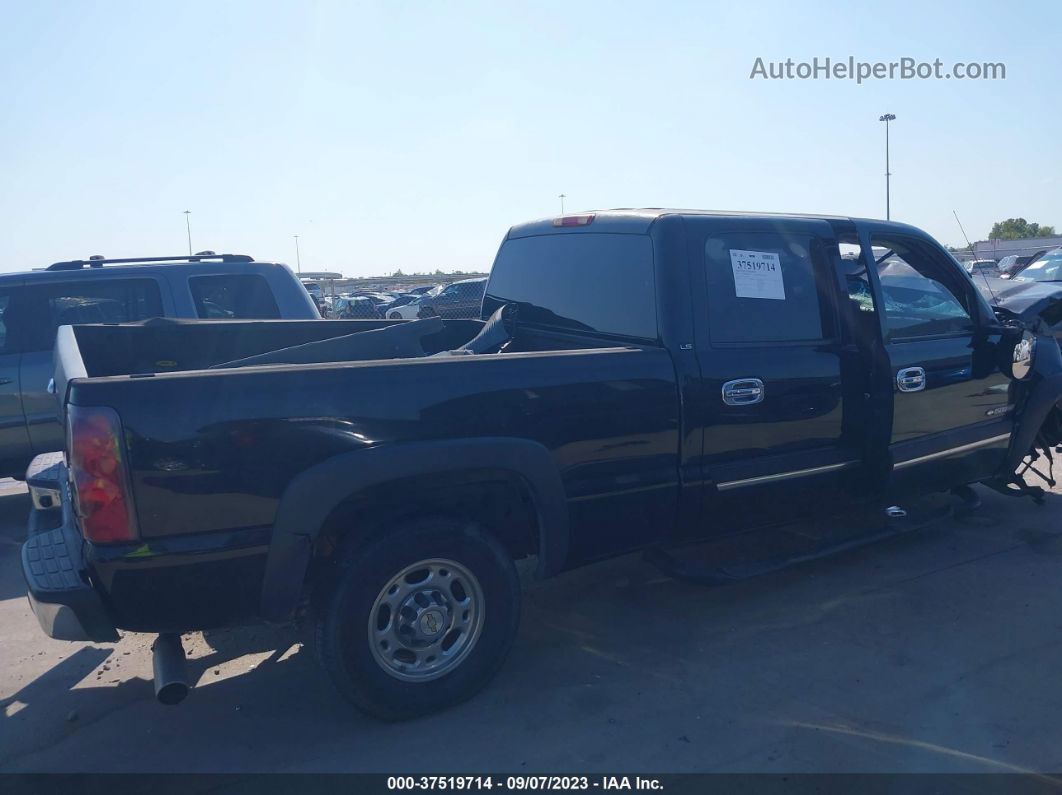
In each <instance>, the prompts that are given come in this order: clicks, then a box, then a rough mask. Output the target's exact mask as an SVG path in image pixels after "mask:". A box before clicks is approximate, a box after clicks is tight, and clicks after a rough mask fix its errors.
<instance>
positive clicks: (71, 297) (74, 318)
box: [9, 279, 163, 351]
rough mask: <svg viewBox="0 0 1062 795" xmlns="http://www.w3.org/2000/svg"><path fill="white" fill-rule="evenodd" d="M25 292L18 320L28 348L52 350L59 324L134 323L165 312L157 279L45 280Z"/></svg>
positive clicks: (28, 349) (26, 348) (27, 288)
mask: <svg viewBox="0 0 1062 795" xmlns="http://www.w3.org/2000/svg"><path fill="white" fill-rule="evenodd" d="M25 294H26V302H25V304H24V305H23V306H24V308H23V309H21V310H19V312H18V322H19V324H20V325H21V326H22V328H21V329H20V330H19V331H20V332H21V333H22V334H23V335H24V336H23V339H24V341H25V348H24V349H25V350H27V351H44V350H49V349H50V348H51V347H52V346H53V345H54V344H55V332H56V330H57V329H58V328H59V326H75V325H79V324H83V323H130V322H133V321H136V320H145V319H147V318H150V317H161V316H162V314H163V312H162V296H161V295H160V293H159V286H158V284H157V283H156V282H155V281H154V280H153V279H100V280H98V281H97V280H90V279H85V280H82V281H77V282H65V283H63V282H61V283H58V284H45V283H42V284H40V285H33V286H29V287H26V288H25ZM9 325H10V324H9Z"/></svg>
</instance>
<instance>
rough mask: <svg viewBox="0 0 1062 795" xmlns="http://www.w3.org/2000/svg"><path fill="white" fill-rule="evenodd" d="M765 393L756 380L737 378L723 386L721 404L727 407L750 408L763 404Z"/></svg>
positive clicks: (759, 382) (759, 381) (760, 383)
mask: <svg viewBox="0 0 1062 795" xmlns="http://www.w3.org/2000/svg"><path fill="white" fill-rule="evenodd" d="M765 391H766V390H764V388H763V381H761V380H760V379H758V378H737V379H735V380H733V381H727V382H726V383H725V384H723V402H724V403H726V405H728V406H751V405H752V404H754V403H762V402H763V396H764V393H765Z"/></svg>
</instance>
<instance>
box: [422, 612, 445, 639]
mask: <svg viewBox="0 0 1062 795" xmlns="http://www.w3.org/2000/svg"><path fill="white" fill-rule="evenodd" d="M442 629H443V614H442V612H441V611H439V610H425V611H424V612H423V613H422V614H421V616H420V631H421V632H422V633H424V634H425V635H427V636H428V637H434V636H435V635H438V634H439V633H440V632H442Z"/></svg>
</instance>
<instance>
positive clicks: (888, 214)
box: [878, 113, 896, 221]
mask: <svg viewBox="0 0 1062 795" xmlns="http://www.w3.org/2000/svg"><path fill="white" fill-rule="evenodd" d="M878 121H883V122H885V220H886V221H890V220H892V208H891V207H890V206H889V177H891V176H892V174H891V173H890V172H889V122H890V121H896V114H895V113H886V114H884V115H883V116H879V117H878Z"/></svg>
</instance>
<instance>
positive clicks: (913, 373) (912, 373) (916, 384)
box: [896, 367, 926, 392]
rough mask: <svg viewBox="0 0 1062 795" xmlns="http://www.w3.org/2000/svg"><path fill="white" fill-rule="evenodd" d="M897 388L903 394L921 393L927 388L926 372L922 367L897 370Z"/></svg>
mask: <svg viewBox="0 0 1062 795" xmlns="http://www.w3.org/2000/svg"><path fill="white" fill-rule="evenodd" d="M896 388H897V389H899V390H900V391H901V392H921V391H922V390H923V389H925V388H926V371H925V370H924V369H922V368H921V367H904V368H903V369H901V370H897V371H896Z"/></svg>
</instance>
